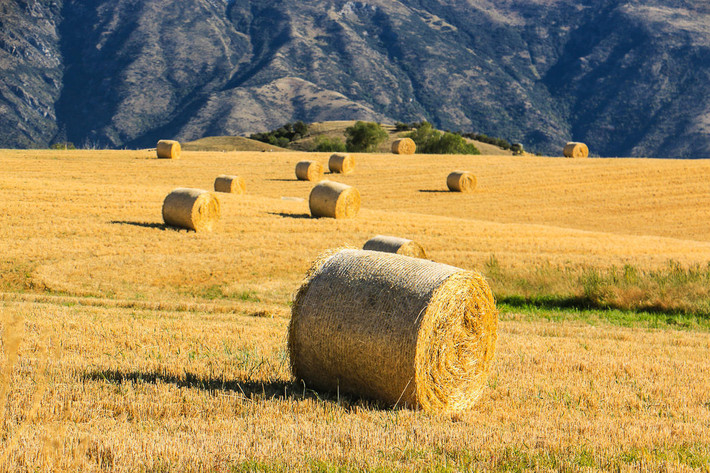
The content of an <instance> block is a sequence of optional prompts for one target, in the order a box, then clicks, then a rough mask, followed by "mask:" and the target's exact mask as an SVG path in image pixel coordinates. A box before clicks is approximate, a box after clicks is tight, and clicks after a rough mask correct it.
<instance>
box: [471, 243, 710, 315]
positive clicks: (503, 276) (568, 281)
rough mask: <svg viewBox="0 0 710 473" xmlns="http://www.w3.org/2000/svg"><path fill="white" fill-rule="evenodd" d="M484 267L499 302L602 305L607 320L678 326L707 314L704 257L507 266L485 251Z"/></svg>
mask: <svg viewBox="0 0 710 473" xmlns="http://www.w3.org/2000/svg"><path fill="white" fill-rule="evenodd" d="M484 273H485V274H486V276H487V278H488V280H489V283H490V284H491V287H492V289H493V291H494V293H495V295H496V299H497V300H498V301H499V303H500V304H501V305H502V306H508V307H510V308H513V307H514V308H517V309H518V310H524V311H530V310H532V309H533V308H535V307H537V308H540V309H543V310H545V311H551V310H555V309H560V310H564V311H565V312H566V313H567V312H570V311H580V312H588V311H594V312H595V313H596V312H597V311H608V312H609V315H608V316H607V317H606V318H607V319H609V320H610V321H613V320H617V321H618V322H623V321H624V320H629V321H630V322H643V323H649V322H652V323H657V324H661V325H675V326H679V327H683V326H694V325H697V324H699V325H706V324H704V323H703V322H702V320H710V263H708V264H707V265H693V266H682V265H680V264H678V263H676V262H673V261H671V262H668V264H667V265H666V266H664V267H662V268H659V269H654V270H643V269H639V268H637V267H635V266H632V265H625V266H623V267H611V268H605V269H600V268H594V267H570V266H555V265H552V264H541V265H537V266H535V267H532V268H526V269H524V270H520V269H516V270H512V269H506V268H502V267H501V266H500V264H499V263H498V260H497V259H496V258H495V256H491V258H490V259H489V261H488V262H487V264H486V265H485V269H484ZM651 314H656V316H652V315H651Z"/></svg>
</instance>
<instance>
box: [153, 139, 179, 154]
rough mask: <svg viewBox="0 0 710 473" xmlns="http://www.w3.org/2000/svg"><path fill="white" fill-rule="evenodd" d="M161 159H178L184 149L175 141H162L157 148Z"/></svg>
mask: <svg viewBox="0 0 710 473" xmlns="http://www.w3.org/2000/svg"><path fill="white" fill-rule="evenodd" d="M155 151H156V152H157V154H158V158H159V159H178V158H179V157H180V152H181V151H182V148H181V147H180V143H179V142H177V141H175V140H160V141H158V144H157V145H156V147H155Z"/></svg>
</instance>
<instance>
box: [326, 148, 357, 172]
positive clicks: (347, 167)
mask: <svg viewBox="0 0 710 473" xmlns="http://www.w3.org/2000/svg"><path fill="white" fill-rule="evenodd" d="M328 169H330V172H335V173H339V174H350V173H351V172H353V170H354V169H355V158H353V157H352V156H351V155H349V154H342V153H333V154H332V155H331V156H330V159H329V160H328Z"/></svg>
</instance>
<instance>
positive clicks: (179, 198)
mask: <svg viewBox="0 0 710 473" xmlns="http://www.w3.org/2000/svg"><path fill="white" fill-rule="evenodd" d="M219 217H220V208H219V200H217V197H216V196H215V195H214V194H213V193H212V192H208V191H206V190H202V189H190V188H186V187H179V188H177V189H174V190H173V191H172V192H170V194H168V196H167V197H165V200H164V201H163V221H164V222H165V223H166V224H167V225H171V226H174V227H180V228H189V229H191V230H195V231H196V232H203V231H206V232H209V231H212V228H213V227H214V225H215V224H216V223H217V221H218V220H219Z"/></svg>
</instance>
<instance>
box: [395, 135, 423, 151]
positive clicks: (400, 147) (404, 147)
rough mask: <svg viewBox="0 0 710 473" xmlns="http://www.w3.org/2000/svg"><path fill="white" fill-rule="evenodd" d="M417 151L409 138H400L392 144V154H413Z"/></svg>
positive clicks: (415, 145)
mask: <svg viewBox="0 0 710 473" xmlns="http://www.w3.org/2000/svg"><path fill="white" fill-rule="evenodd" d="M416 151H417V144H416V143H415V142H414V140H413V139H411V138H400V139H398V140H395V141H394V143H392V152H393V153H394V154H414V153H415V152H416Z"/></svg>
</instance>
